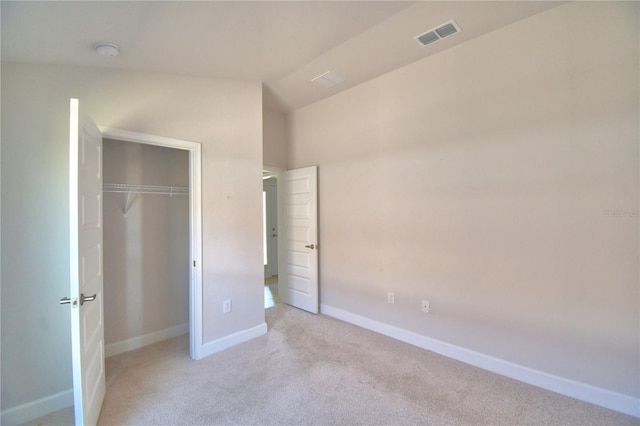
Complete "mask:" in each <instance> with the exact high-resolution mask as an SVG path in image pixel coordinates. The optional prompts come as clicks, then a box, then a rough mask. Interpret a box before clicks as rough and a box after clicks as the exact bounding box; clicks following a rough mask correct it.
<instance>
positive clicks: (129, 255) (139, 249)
mask: <svg viewBox="0 0 640 426" xmlns="http://www.w3.org/2000/svg"><path fill="white" fill-rule="evenodd" d="M103 147H104V148H103V161H102V164H103V179H104V182H105V183H118V184H136V185H155V186H181V187H188V186H189V153H188V152H187V151H185V150H180V149H170V148H163V147H158V146H153V145H144V144H138V143H128V142H122V141H114V140H104V141H103ZM126 202H127V194H123V193H113V192H106V193H105V194H104V206H103V212H104V215H103V220H104V222H103V226H104V338H105V344H106V345H109V344H113V343H117V342H122V341H125V340H128V339H132V338H136V337H140V336H144V335H147V334H150V333H154V332H159V331H162V330H166V329H170V328H173V327H178V326H182V325H184V324H187V323H188V322H189V196H188V194H184V195H174V196H169V195H156V194H143V195H139V196H137V197H136V198H135V199H133V201H132V202H131V203H130V207H129V209H128V211H127V214H126V216H125V214H124V210H125V204H126ZM186 350H187V348H186V347H185V351H186Z"/></svg>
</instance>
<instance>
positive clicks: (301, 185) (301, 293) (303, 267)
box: [278, 166, 318, 314]
mask: <svg viewBox="0 0 640 426" xmlns="http://www.w3.org/2000/svg"><path fill="white" fill-rule="evenodd" d="M317 175H318V171H317V167H315V166H312V167H306V168H303V169H296V170H289V171H286V172H283V173H281V174H280V175H279V176H278V207H279V209H278V210H279V212H280V214H279V217H278V222H279V227H278V228H279V238H278V256H279V259H280V264H279V268H278V270H279V275H278V295H279V296H280V298H281V299H282V301H283V302H285V303H288V304H290V305H292V306H295V307H297V308H300V309H304V310H305V311H309V312H312V313H314V314H317V313H318V201H317V197H318V194H317V191H318V190H317V187H318V177H317Z"/></svg>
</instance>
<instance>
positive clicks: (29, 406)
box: [0, 389, 73, 426]
mask: <svg viewBox="0 0 640 426" xmlns="http://www.w3.org/2000/svg"><path fill="white" fill-rule="evenodd" d="M72 405H73V389H69V390H66V391H62V392H59V393H56V394H53V395H49V396H47V397H45V398H41V399H37V400H35V401H31V402H27V403H26V404H22V405H18V406H17V407H12V408H8V409H6V410H4V411H3V412H2V415H1V416H0V418H1V420H0V424H2V425H5V426H14V425H19V424H22V423H26V422H30V421H31V420H34V419H37V418H38V417H42V416H44V415H47V414H49V413H53V412H54V411H58V410H62V409H63V408H67V407H71V406H72Z"/></svg>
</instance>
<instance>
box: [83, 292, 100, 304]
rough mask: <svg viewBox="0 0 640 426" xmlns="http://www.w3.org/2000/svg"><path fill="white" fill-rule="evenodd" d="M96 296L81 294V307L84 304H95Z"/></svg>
mask: <svg viewBox="0 0 640 426" xmlns="http://www.w3.org/2000/svg"><path fill="white" fill-rule="evenodd" d="M96 296H97V294H94V295H93V296H85V295H84V294H82V293H80V306H82V305H84V302H93V301H94V300H96Z"/></svg>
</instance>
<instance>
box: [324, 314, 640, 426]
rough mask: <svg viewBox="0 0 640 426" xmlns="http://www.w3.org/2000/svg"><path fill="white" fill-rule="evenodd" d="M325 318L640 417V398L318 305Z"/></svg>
mask: <svg viewBox="0 0 640 426" xmlns="http://www.w3.org/2000/svg"><path fill="white" fill-rule="evenodd" d="M320 312H321V313H323V314H324V315H328V316H330V317H333V318H336V319H339V320H342V321H345V322H348V323H351V324H354V325H357V326H359V327H362V328H366V329H367V330H371V331H375V332H377V333H380V334H383V335H385V336H388V337H392V338H394V339H397V340H400V341H402V342H405V343H409V344H411V345H414V346H418V347H420V348H423V349H427V350H430V351H432V352H435V353H438V354H440V355H444V356H446V357H449V358H453V359H455V360H458V361H461V362H464V363H466V364H470V365H473V366H475V367H479V368H482V369H484V370H488V371H491V372H494V373H497V374H500V375H502V376H506V377H509V378H512V379H515V380H519V381H521V382H524V383H528V384H531V385H534V386H538V387H540V388H543V389H547V390H550V391H553V392H556V393H559V394H562V395H566V396H569V397H572V398H576V399H579V400H581V401H585V402H589V403H592V404H595V405H599V406H601V407H605V408H608V409H610V410H615V411H618V412H621V413H624V414H628V415H630V416H634V417H640V399H638V398H633V397H631V396H628V395H623V394H620V393H617V392H612V391H610V390H607V389H602V388H598V387H596V386H592V385H588V384H586V383H581V382H577V381H575V380H570V379H566V378H564V377H560V376H555V375H553V374H548V373H545V372H542V371H538V370H534V369H532V368H528V367H523V366H521V365H518V364H514V363H512V362H509V361H505V360H503V359H500V358H495V357H492V356H489V355H485V354H483V353H480V352H476V351H472V350H469V349H466V348H463V347H461V346H456V345H452V344H450V343H446V342H442V341H440V340H437V339H432V338H430V337H427V336H424V335H421V334H418V333H414V332H413V331H409V330H405V329H402V328H399V327H395V326H392V325H389V324H385V323H383V322H379V321H375V320H372V319H370V318H367V317H363V316H360V315H357V314H354V313H351V312H348V311H345V310H342V309H339V308H334V307H331V306H328V305H324V304H323V305H321V307H320Z"/></svg>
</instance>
